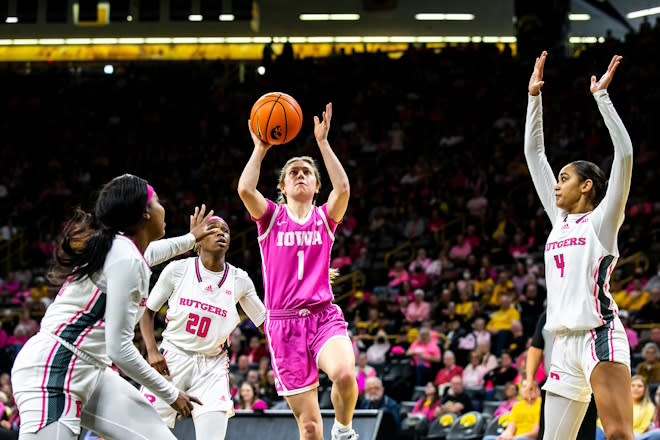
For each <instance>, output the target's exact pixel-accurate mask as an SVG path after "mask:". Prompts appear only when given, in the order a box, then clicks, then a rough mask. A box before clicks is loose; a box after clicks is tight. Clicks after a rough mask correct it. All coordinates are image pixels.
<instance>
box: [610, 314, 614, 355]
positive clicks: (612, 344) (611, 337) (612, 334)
mask: <svg viewBox="0 0 660 440" xmlns="http://www.w3.org/2000/svg"><path fill="white" fill-rule="evenodd" d="M613 330H614V321H612V325H611V326H610V353H611V355H610V358H611V360H612V362H614V331H613Z"/></svg>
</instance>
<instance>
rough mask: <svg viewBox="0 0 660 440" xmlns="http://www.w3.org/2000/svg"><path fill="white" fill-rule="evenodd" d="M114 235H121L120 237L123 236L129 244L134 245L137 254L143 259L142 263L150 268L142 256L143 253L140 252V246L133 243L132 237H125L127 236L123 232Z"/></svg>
mask: <svg viewBox="0 0 660 440" xmlns="http://www.w3.org/2000/svg"><path fill="white" fill-rule="evenodd" d="M115 237H121V238H123V239H125V240H128V241H130V242H131V244H132V245H133V246H134V247H135V250H136V251H138V254H140V256H141V257H142V261H144V264H146V265H147V267H148V268H149V269H151V266H150V265H149V263H147V260H146V259H145V258H144V254H143V253H142V252H140V248H138V247H137V244H135V242H134V241H133V239H132V238H130V237H127V236H125V235H124V234H117V235H115Z"/></svg>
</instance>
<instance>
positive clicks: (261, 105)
mask: <svg viewBox="0 0 660 440" xmlns="http://www.w3.org/2000/svg"><path fill="white" fill-rule="evenodd" d="M271 102H273V101H265V102H263V103H261V104H260V105H259V107H257V108H255V109H254V110H253V111H252V115H251V117H250V119H251V120H254V121H256V122H257V128H261V127H259V120H258V119H254V118H255V117H256V116H257V113H259V110H260V109H261V107H263V106H264V105H266V104H270V103H271ZM276 102H277V101H276ZM266 131H268V124H266ZM255 134H257V133H255ZM264 140H267V139H264Z"/></svg>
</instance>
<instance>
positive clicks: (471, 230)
mask: <svg viewBox="0 0 660 440" xmlns="http://www.w3.org/2000/svg"><path fill="white" fill-rule="evenodd" d="M465 232H466V234H465V242H466V243H467V244H469V245H470V246H472V249H477V248H479V246H481V237H480V236H479V234H478V233H477V228H476V227H475V226H474V225H468V227H467V230H466V231H465Z"/></svg>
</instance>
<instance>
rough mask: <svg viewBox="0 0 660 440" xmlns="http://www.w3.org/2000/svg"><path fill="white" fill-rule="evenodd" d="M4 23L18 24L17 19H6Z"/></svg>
mask: <svg viewBox="0 0 660 440" xmlns="http://www.w3.org/2000/svg"><path fill="white" fill-rule="evenodd" d="M5 23H18V17H7V18H5Z"/></svg>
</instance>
